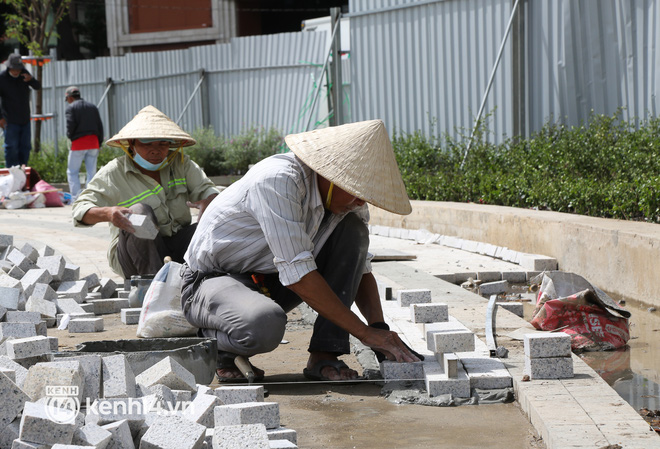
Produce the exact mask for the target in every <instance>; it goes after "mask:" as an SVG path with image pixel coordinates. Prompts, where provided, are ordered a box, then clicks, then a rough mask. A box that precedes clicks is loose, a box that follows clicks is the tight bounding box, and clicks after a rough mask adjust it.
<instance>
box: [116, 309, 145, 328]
mask: <svg viewBox="0 0 660 449" xmlns="http://www.w3.org/2000/svg"><path fill="white" fill-rule="evenodd" d="M141 312H142V308H140V307H136V308H128V309H121V311H120V314H121V322H122V323H124V324H127V325H128V324H138V322H139V321H140V313H141Z"/></svg>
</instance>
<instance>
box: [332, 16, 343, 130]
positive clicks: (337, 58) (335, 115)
mask: <svg viewBox="0 0 660 449" xmlns="http://www.w3.org/2000/svg"><path fill="white" fill-rule="evenodd" d="M330 23H332V26H333V28H334V29H335V31H334V33H333V39H332V61H331V62H330V79H331V80H332V84H331V86H332V88H331V89H332V90H331V93H332V95H331V98H332V115H331V116H330V125H331V126H336V125H341V124H343V123H344V108H343V105H342V95H341V93H342V84H343V81H342V76H341V75H342V74H341V28H340V25H341V8H330Z"/></svg>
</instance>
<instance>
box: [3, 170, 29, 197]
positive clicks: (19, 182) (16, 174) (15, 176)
mask: <svg viewBox="0 0 660 449" xmlns="http://www.w3.org/2000/svg"><path fill="white" fill-rule="evenodd" d="M8 171H9V174H8V175H6V176H0V196H9V194H10V193H12V192H16V191H21V190H23V187H25V181H27V177H26V176H25V172H24V171H23V170H21V167H19V166H18V165H17V166H14V167H10V168H9V169H8Z"/></svg>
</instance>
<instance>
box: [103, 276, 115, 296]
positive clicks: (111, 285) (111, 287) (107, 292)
mask: <svg viewBox="0 0 660 449" xmlns="http://www.w3.org/2000/svg"><path fill="white" fill-rule="evenodd" d="M116 289H117V283H116V282H115V281H113V280H112V279H110V278H102V279H101V280H100V281H99V292H101V297H102V298H112V296H113V295H114V294H115V290H116Z"/></svg>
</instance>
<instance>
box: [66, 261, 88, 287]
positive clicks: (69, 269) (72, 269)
mask: <svg viewBox="0 0 660 449" xmlns="http://www.w3.org/2000/svg"><path fill="white" fill-rule="evenodd" d="M61 280H62V281H63V282H67V281H78V280H80V267H79V266H78V265H74V264H72V263H66V264H65V265H64V274H62V279H61ZM88 288H89V286H88Z"/></svg>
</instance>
